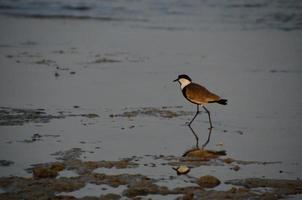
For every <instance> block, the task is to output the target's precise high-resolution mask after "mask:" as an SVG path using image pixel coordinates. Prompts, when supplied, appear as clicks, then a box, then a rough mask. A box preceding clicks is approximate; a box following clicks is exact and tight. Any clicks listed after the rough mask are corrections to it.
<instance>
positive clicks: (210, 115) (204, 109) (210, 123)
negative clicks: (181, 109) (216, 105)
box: [202, 106, 213, 129]
mask: <svg viewBox="0 0 302 200" xmlns="http://www.w3.org/2000/svg"><path fill="white" fill-rule="evenodd" d="M202 107H203V108H204V110H205V111H206V112H207V113H208V116H209V122H210V128H209V129H212V128H213V126H212V120H211V115H210V111H209V110H208V109H207V108H206V107H205V106H202Z"/></svg>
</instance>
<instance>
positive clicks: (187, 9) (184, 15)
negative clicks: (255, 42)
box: [0, 0, 302, 31]
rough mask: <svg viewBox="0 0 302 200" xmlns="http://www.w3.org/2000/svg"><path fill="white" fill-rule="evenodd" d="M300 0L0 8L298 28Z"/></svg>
mask: <svg viewBox="0 0 302 200" xmlns="http://www.w3.org/2000/svg"><path fill="white" fill-rule="evenodd" d="M301 8H302V3H301V1H299V0H291V1H285V0H278V1H270V0H264V1H263V0H257V1H249V0H245V1H241V0H232V1H219V0H214V1H213V0H202V1H195V0H189V1H185V2H184V1H179V0H165V1H162V0H153V1H146V0H138V1H133V0H127V1H122V0H115V1H108V0H101V1H99V0H88V1H87V0H76V1H75V0H63V1H62V0H61V1H53V0H44V1H39V0H19V1H10V0H2V1H0V13H2V14H9V15H14V16H28V17H39V18H79V19H98V20H102V21H110V22H112V21H117V22H118V21H120V22H121V21H122V22H126V23H127V24H128V25H131V26H134V27H143V28H148V29H149V28H150V29H165V30H200V29H202V30H213V29H214V30H217V29H219V30H234V29H235V30H258V29H278V30H286V31H289V30H301V27H302V23H301V22H302V11H301Z"/></svg>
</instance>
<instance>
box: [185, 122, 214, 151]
mask: <svg viewBox="0 0 302 200" xmlns="http://www.w3.org/2000/svg"><path fill="white" fill-rule="evenodd" d="M188 127H189V128H190V130H191V131H192V133H193V135H194V137H195V140H196V145H195V146H196V148H197V149H199V137H198V136H197V134H196V133H195V131H194V129H193V128H192V127H191V126H190V125H189V126H188ZM212 129H213V128H209V133H208V138H207V140H206V141H205V143H204V144H203V145H202V149H203V148H204V147H205V146H207V145H208V143H209V142H210V139H211V133H212Z"/></svg>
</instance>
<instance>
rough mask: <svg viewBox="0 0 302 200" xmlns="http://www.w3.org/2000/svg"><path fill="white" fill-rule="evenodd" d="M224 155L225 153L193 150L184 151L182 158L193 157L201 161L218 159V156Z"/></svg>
mask: <svg viewBox="0 0 302 200" xmlns="http://www.w3.org/2000/svg"><path fill="white" fill-rule="evenodd" d="M222 155H225V151H210V150H206V149H199V148H194V149H190V150H188V151H186V152H185V153H184V154H183V157H194V158H200V159H202V160H205V161H207V160H211V159H215V158H218V157H219V156H222Z"/></svg>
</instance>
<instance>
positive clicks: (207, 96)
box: [182, 83, 220, 104]
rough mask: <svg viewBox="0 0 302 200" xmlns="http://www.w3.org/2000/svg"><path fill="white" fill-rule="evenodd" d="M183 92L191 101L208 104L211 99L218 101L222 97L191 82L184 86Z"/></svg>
mask: <svg viewBox="0 0 302 200" xmlns="http://www.w3.org/2000/svg"><path fill="white" fill-rule="evenodd" d="M182 92H183V95H184V96H185V97H186V98H187V99H188V100H189V101H191V102H192V103H195V104H207V103H208V102H209V101H218V100H219V99H220V97H219V96H218V95H216V94H214V93H212V92H210V91H209V90H208V89H206V88H205V87H203V86H201V85H199V84H196V83H190V84H189V85H187V86H186V87H184V88H183V91H182Z"/></svg>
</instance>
